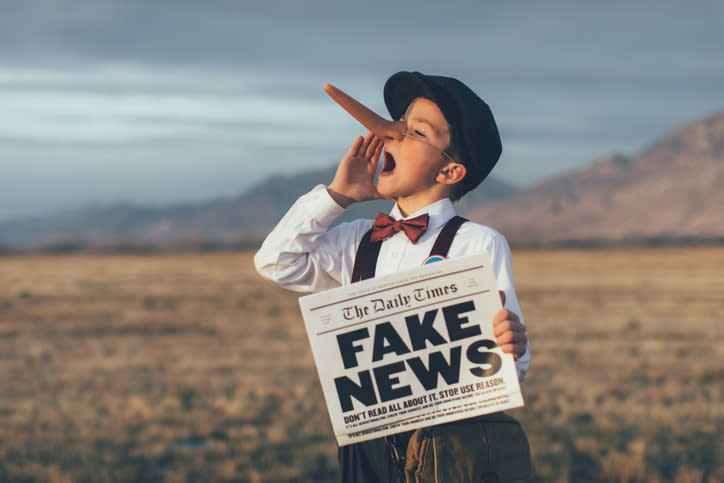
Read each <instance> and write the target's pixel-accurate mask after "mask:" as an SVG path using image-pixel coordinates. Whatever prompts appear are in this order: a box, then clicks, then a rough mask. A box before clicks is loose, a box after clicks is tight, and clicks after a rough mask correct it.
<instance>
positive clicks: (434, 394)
mask: <svg viewBox="0 0 724 483" xmlns="http://www.w3.org/2000/svg"><path fill="white" fill-rule="evenodd" d="M299 305H300V306H301V309H302V316H303V317H304V322H305V325H306V327H307V334H308V336H309V342H310V344H311V347H312V352H313V354H314V360H315V362H316V365H317V371H318V373H319V379H320V381H321V383H322V390H323V392H324V397H325V400H326V402H327V409H328V411H329V417H330V419H331V422H332V428H333V430H334V434H335V436H336V438H337V442H338V444H339V445H340V446H345V445H348V444H352V443H358V442H361V441H366V440H369V439H374V438H379V437H382V436H386V435H389V434H395V433H400V432H403V431H410V430H413V429H416V428H419V427H425V426H432V425H435V424H440V423H446V422H451V421H457V420H460V419H467V418H471V417H475V416H481V415H484V414H489V413H494V412H498V411H503V410H506V409H510V408H515V407H520V406H522V405H523V397H522V395H521V392H520V386H519V384H518V377H517V373H516V370H515V361H514V360H513V356H512V355H511V354H504V353H503V352H502V351H501V350H500V348H499V347H498V346H497V345H496V343H495V336H494V333H493V327H492V320H493V316H494V315H495V313H496V312H498V311H499V310H500V309H501V302H500V296H499V294H498V288H497V283H496V280H495V275H494V273H493V271H492V268H491V266H490V261H489V257H488V256H487V254H482V255H474V256H470V257H464V258H457V259H454V260H445V261H442V262H438V263H432V264H429V265H424V266H422V267H420V268H416V269H413V270H409V271H405V272H400V273H396V274H392V275H386V276H381V277H376V278H373V279H370V280H364V281H361V282H358V283H355V284H351V285H347V286H344V287H339V288H336V289H332V290H327V291H325V292H320V293H316V294H313V295H308V296H305V297H301V298H300V299H299Z"/></svg>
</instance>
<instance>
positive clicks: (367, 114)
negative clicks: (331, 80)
mask: <svg viewBox="0 0 724 483" xmlns="http://www.w3.org/2000/svg"><path fill="white" fill-rule="evenodd" d="M324 91H325V92H326V93H327V94H329V97H331V98H332V99H334V101H335V102H336V103H337V104H339V105H340V106H342V108H343V109H344V110H345V111H347V112H349V113H350V114H351V115H352V117H353V118H355V119H357V120H358V121H359V122H360V123H362V125H363V126H364V127H366V128H367V129H369V130H370V132H371V133H372V134H374V135H375V136H377V137H378V138H380V139H382V140H383V141H385V142H387V141H401V140H402V138H403V137H404V132H405V127H406V124H405V122H404V121H388V120H387V119H385V118H383V117H381V116H378V115H377V114H376V113H375V112H374V111H372V110H371V109H369V108H367V107H365V106H363V105H362V104H360V103H359V102H357V101H356V100H355V99H353V98H352V97H350V96H349V95H347V94H345V93H344V92H342V91H340V90H339V89H337V88H336V87H334V86H333V85H331V84H325V85H324Z"/></svg>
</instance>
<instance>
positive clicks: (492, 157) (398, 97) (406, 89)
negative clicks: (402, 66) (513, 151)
mask: <svg viewBox="0 0 724 483" xmlns="http://www.w3.org/2000/svg"><path fill="white" fill-rule="evenodd" d="M384 96H385V104H386V105H387V110H388V111H390V115H391V116H392V119H393V120H398V119H400V118H402V116H403V115H404V114H405V111H406V110H407V106H409V105H410V103H411V102H412V101H413V100H415V99H417V98H418V97H424V98H426V99H430V100H431V101H433V102H434V103H435V104H437V106H438V107H439V108H440V111H441V112H442V114H443V116H445V119H446V120H447V122H448V124H449V125H450V132H451V141H452V143H453V145H454V146H456V147H457V150H458V155H459V158H460V159H459V161H460V163H462V164H463V165H464V166H465V168H466V170H467V174H466V175H465V178H463V180H462V181H461V184H462V192H461V193H460V196H462V195H463V194H465V193H467V192H468V191H470V190H472V189H474V188H475V187H476V186H478V185H479V184H480V183H481V182H482V181H483V180H484V179H485V177H486V176H488V174H489V173H490V171H491V170H492V169H493V167H494V166H495V163H497V162H498V158H500V153H501V152H502V150H503V146H502V144H501V142H500V134H499V133H498V126H497V125H496V124H495V119H494V118H493V113H492V112H491V111H490V107H488V105H487V104H486V103H485V101H483V100H482V99H481V98H480V97H478V96H477V94H475V93H474V92H473V91H472V90H470V88H469V87H468V86H466V85H465V84H463V83H462V82H460V81H459V80H457V79H453V78H452V77H442V76H434V75H425V74H421V73H420V72H405V71H403V72H398V73H396V74H393V75H392V76H391V77H390V78H389V79H387V82H386V83H385V89H384Z"/></svg>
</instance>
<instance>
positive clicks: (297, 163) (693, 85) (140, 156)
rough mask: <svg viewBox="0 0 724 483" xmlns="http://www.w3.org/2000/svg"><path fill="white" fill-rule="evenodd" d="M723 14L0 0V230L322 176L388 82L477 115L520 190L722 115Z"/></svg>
mask: <svg viewBox="0 0 724 483" xmlns="http://www.w3.org/2000/svg"><path fill="white" fill-rule="evenodd" d="M722 31H724V2H720V1H715V0H712V1H692V2H681V1H673V0H662V1H646V0H641V1H636V2H633V1H616V0H614V1H607V2H580V1H566V0H551V1H546V2H535V1H519V2H492V1H490V2H488V1H481V0H470V1H455V0H450V1H446V2H440V1H435V2H428V1H416V2H412V1H408V0H400V1H392V0H365V1H358V2H344V1H337V0H317V1H315V0H304V1H302V0H264V1H261V0H259V1H244V0H236V1H232V0H206V1H202V0H24V1H23V0H0V220H6V219H13V218H19V217H25V216H31V215H36V214H45V213H49V212H54V211H59V210H63V209H68V208H75V207H81V206H85V205H89V204H90V205H98V204H101V205H103V204H111V203H116V202H131V203H139V204H153V205H162V204H169V203H175V202H195V201H201V200H207V199H213V198H217V197H223V196H233V195H236V194H239V193H241V192H243V191H244V190H245V189H247V188H249V187H250V186H252V185H253V184H254V183H256V182H258V181H260V180H262V179H265V178H267V177H269V176H272V175H278V174H282V175H293V174H294V173H297V172H300V171H302V170H309V169H315V168H322V167H328V166H331V165H332V164H334V163H336V162H338V160H339V159H341V157H342V156H343V155H344V153H345V152H346V151H347V149H348V147H349V145H350V143H351V142H352V141H353V140H354V139H355V137H356V136H358V135H360V134H364V128H362V127H361V126H360V125H359V124H358V123H357V122H356V121H355V120H354V119H352V118H351V117H350V116H349V115H347V114H346V113H345V112H344V111H342V110H341V108H340V107H339V106H337V105H336V104H335V103H334V102H333V101H332V100H331V99H330V98H328V97H327V96H326V94H325V93H324V91H323V89H322V87H323V85H324V84H325V83H331V84H334V85H336V86H337V87H339V88H340V89H342V90H344V91H346V92H347V93H349V94H350V95H352V96H353V97H355V98H357V99H358V100H360V101H362V102H363V103H365V104H366V105H368V106H369V107H371V108H373V109H374V110H375V111H377V112H378V113H380V114H384V115H387V112H386V109H385V107H384V102H383V99H382V88H383V86H384V83H385V80H386V79H387V78H388V77H389V76H390V75H391V74H393V73H395V72H397V71H400V70H415V71H420V72H423V73H426V74H436V75H447V76H452V77H456V78H458V79H460V80H462V81H463V82H465V83H466V84H467V85H468V86H470V87H471V88H472V89H473V90H474V91H475V92H476V93H478V95H480V97H482V98H483V99H485V100H486V101H487V102H488V104H489V105H490V106H491V109H492V110H493V113H494V115H495V117H496V120H497V123H498V127H499V129H500V132H501V137H502V140H503V155H502V157H501V159H500V161H499V163H498V166H497V167H496V168H495V170H494V171H493V174H494V175H495V176H497V177H499V178H501V179H503V180H506V181H509V182H511V183H513V184H515V185H517V186H521V187H523V186H527V185H530V184H533V183H536V182H539V181H541V180H543V179H546V178H549V177H552V176H556V175H558V174H561V173H563V172H567V171H570V170H574V169H580V168H583V167H585V166H587V165H589V164H590V163H592V162H593V161H595V160H596V159H598V158H601V157H603V156H605V155H607V154H610V153H613V152H619V153H624V154H629V155H635V154H636V153H638V152H640V151H642V150H643V149H645V148H646V147H647V146H648V145H650V144H651V143H652V142H654V141H656V140H657V139H658V138H660V137H661V136H663V135H665V134H667V133H669V132H671V131H672V130H674V129H678V128H679V127H681V126H683V125H684V124H686V123H688V122H691V121H694V120H697V119H700V118H703V117H706V116H710V115H713V114H717V113H721V112H724V61H723V60H722V59H723V58H724V57H722V52H724V35H722V33H721V32H722ZM329 181H330V180H320V182H321V183H324V182H329Z"/></svg>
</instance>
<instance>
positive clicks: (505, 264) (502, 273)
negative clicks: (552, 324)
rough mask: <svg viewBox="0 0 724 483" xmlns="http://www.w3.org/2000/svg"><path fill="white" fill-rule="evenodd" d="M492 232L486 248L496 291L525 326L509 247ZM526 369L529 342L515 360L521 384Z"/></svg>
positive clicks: (500, 237) (528, 365)
mask: <svg viewBox="0 0 724 483" xmlns="http://www.w3.org/2000/svg"><path fill="white" fill-rule="evenodd" d="M491 230H492V229H491ZM492 231H493V238H492V241H491V243H490V245H489V247H488V253H489V254H490V261H491V263H492V265H493V270H494V272H495V277H496V279H497V281H498V289H499V290H502V291H503V292H504V293H505V308H506V309H508V310H510V311H511V312H513V313H515V314H516V315H518V317H519V318H520V322H521V323H522V324H523V325H525V320H524V319H523V313H522V312H521V310H520V304H519V303H518V296H517V295H516V294H515V287H514V285H513V266H512V255H511V253H510V247H509V246H508V242H507V241H506V240H505V237H503V235H501V234H500V233H498V232H497V231H495V230H492ZM528 367H530V341H528V342H526V347H525V352H524V353H523V355H521V356H520V357H518V359H516V360H515V368H516V371H517V373H518V380H519V381H521V382H522V381H523V379H524V378H525V375H526V373H527V372H528Z"/></svg>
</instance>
